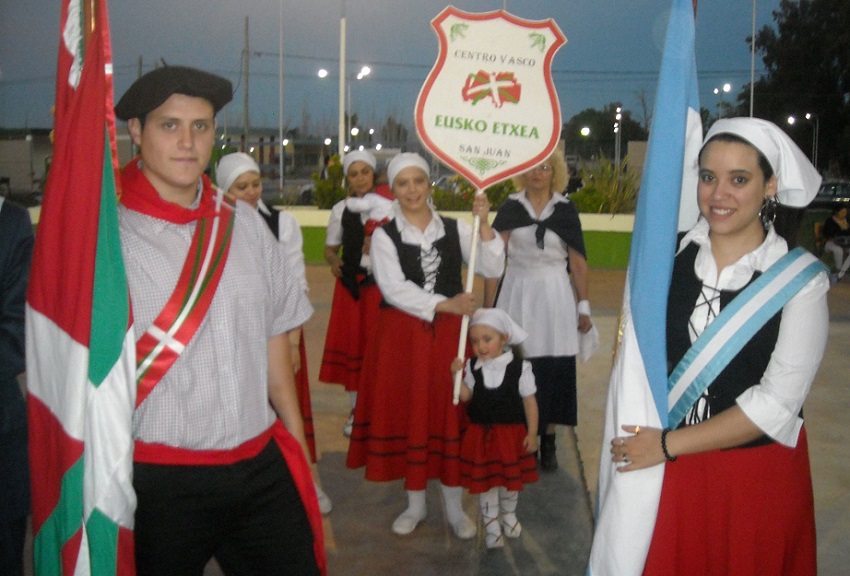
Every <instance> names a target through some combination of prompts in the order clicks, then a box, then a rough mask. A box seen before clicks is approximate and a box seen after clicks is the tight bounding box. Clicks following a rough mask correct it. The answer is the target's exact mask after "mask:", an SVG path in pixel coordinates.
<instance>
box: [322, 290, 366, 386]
mask: <svg viewBox="0 0 850 576" xmlns="http://www.w3.org/2000/svg"><path fill="white" fill-rule="evenodd" d="M380 303H381V291H380V290H379V289H378V286H377V285H375V284H372V285H370V286H361V287H360V298H359V299H358V300H355V299H354V298H353V297H352V296H351V293H350V292H349V291H348V290H346V289H345V287H344V286H343V285H342V282H341V281H340V280H339V279H337V281H336V285H335V286H334V296H333V302H332V304H331V316H330V320H329V322H328V331H327V334H326V335H325V349H324V352H323V354H322V366H321V368H320V369H319V380H321V381H322V382H327V383H329V384H342V385H343V386H345V389H346V390H347V391H348V392H356V391H357V386H358V383H359V380H360V370H361V368H362V365H363V351H364V348H365V345H366V342H368V341H369V339H370V338H372V337H373V335H374V329H375V328H374V327H375V321H376V319H377V316H378V307H379V305H380Z"/></svg>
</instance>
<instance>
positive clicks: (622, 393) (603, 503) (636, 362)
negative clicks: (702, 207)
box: [588, 0, 702, 576]
mask: <svg viewBox="0 0 850 576" xmlns="http://www.w3.org/2000/svg"><path fill="white" fill-rule="evenodd" d="M695 9H696V2H695V1H694V0H673V5H672V8H671V12H670V20H669V23H668V26H667V37H666V40H665V44H664V53H663V56H662V62H661V74H660V76H659V81H658V90H657V93H656V99H655V109H654V112H653V116H652V128H651V131H650V135H649V147H648V150H647V160H646V165H645V168H644V172H643V177H642V179H641V186H640V196H639V198H638V205H637V211H636V214H635V224H634V231H633V235H632V246H631V254H630V258H629V270H628V276H627V280H626V289H625V294H624V297H623V308H622V314H621V319H620V330H619V331H618V334H620V335H621V340H620V342H619V343H618V348H617V354H616V358H615V361H614V367H613V370H612V372H611V381H610V384H609V390H608V400H607V405H606V414H605V430H604V434H603V441H602V458H601V462H600V470H599V499H598V508H597V510H598V512H597V519H596V531H595V534H594V538H593V545H592V548H591V554H590V564H589V566H588V574H590V575H593V576H603V575H606V576H607V575H611V576H629V575H640V574H641V573H642V572H643V567H644V563H645V561H646V556H647V552H648V550H649V544H650V541H651V540H652V533H653V529H654V527H655V518H656V516H657V513H658V502H659V498H660V494H661V483H662V481H663V478H664V466H663V465H659V466H655V467H653V468H649V469H645V470H638V471H634V472H628V473H619V472H617V470H616V468H617V465H616V464H614V463H613V462H612V461H611V458H610V454H609V449H610V445H611V440H612V439H613V438H614V437H616V436H622V435H623V434H624V432H623V431H622V429H621V426H622V425H628V424H631V425H641V426H652V427H656V428H663V427H665V426H666V425H667V350H666V318H667V314H666V311H667V295H668V293H669V289H670V276H671V274H672V271H673V258H674V256H675V250H676V234H677V230H680V229H687V228H690V227H691V226H692V225H693V224H694V223H696V219H697V216H698V209H697V205H696V183H697V180H696V174H697V172H696V162H697V155H698V153H699V148H700V145H701V141H702V126H701V121H700V116H699V102H698V97H697V81H696V62H695V57H694V12H695ZM680 198H681V200H682V201H681V202H680Z"/></svg>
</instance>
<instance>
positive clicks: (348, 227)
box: [340, 208, 374, 300]
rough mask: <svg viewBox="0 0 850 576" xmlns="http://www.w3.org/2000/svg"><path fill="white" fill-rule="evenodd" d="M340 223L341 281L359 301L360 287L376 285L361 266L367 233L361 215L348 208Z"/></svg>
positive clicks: (343, 212) (343, 213)
mask: <svg viewBox="0 0 850 576" xmlns="http://www.w3.org/2000/svg"><path fill="white" fill-rule="evenodd" d="M340 223H341V225H342V278H340V281H341V282H342V285H343V286H345V288H346V289H347V290H348V291H349V292H350V293H351V296H352V297H353V298H354V299H355V300H357V299H358V298H360V290H359V286H361V285H363V286H366V285H370V284H374V279H373V278H372V275H371V274H368V273H367V270H366V269H365V268H363V267H362V266H361V265H360V258H361V257H362V256H363V240H364V237H365V231H364V228H363V222H362V221H361V220H360V214H357V213H356V212H352V211H351V210H349V209H348V208H346V209H345V210H343V211H342V217H341V218H340ZM358 277H359V280H358Z"/></svg>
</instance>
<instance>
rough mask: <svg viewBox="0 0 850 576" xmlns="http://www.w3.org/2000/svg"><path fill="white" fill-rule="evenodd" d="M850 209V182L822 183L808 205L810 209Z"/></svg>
mask: <svg viewBox="0 0 850 576" xmlns="http://www.w3.org/2000/svg"><path fill="white" fill-rule="evenodd" d="M836 205H839V206H847V207H848V208H850V182H848V181H843V180H842V181H833V182H823V183H822V184H821V185H820V188H819V189H818V193H817V194H816V195H815V198H814V200H812V203H811V204H810V205H809V206H810V207H811V208H832V207H833V206H836Z"/></svg>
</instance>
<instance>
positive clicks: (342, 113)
mask: <svg viewBox="0 0 850 576" xmlns="http://www.w3.org/2000/svg"><path fill="white" fill-rule="evenodd" d="M344 70H345V67H344V65H343V66H341V67H340V74H343V73H344ZM371 72H372V69H371V68H370V67H369V66H363V67H362V68H360V71H359V72H358V73H357V74H356V75H354V76H353V77H349V78H346V79H345V81H343V82H342V84H343V85H344V86H346V88H347V100H348V116H347V117H346V106H345V104H342V105H341V106H340V108H339V128H340V130H339V157H340V158H342V157H343V156H344V155H345V152H346V144H345V143H346V142H347V141H348V134H350V133H351V129H352V126H351V80H352V78H353V79H355V80H363V79H364V78H365V77H366V76H368V75H369V74H370V73H371ZM317 75H318V77H319V78H327V76H328V71H327V70H326V69H324V68H320V69H319V71H318V73H317ZM345 100H346V98H343V99H342V102H344V101H345Z"/></svg>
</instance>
